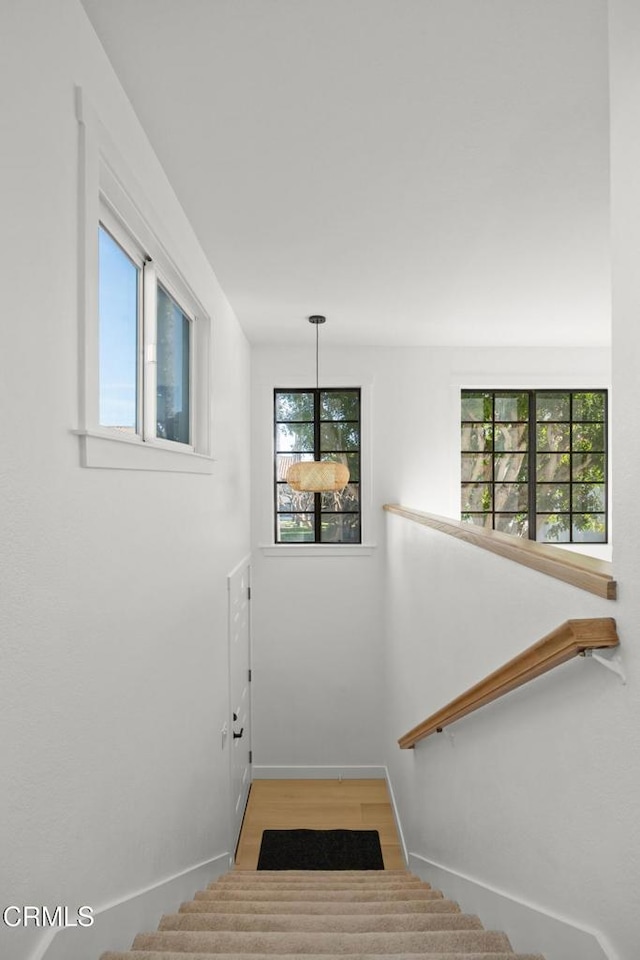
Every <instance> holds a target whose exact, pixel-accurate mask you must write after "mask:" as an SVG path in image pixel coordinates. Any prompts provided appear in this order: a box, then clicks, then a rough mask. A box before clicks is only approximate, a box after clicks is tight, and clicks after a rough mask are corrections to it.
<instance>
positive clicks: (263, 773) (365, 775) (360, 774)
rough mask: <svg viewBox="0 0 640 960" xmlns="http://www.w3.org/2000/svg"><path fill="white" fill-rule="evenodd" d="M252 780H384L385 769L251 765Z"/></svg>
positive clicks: (372, 767) (369, 767) (371, 767)
mask: <svg viewBox="0 0 640 960" xmlns="http://www.w3.org/2000/svg"><path fill="white" fill-rule="evenodd" d="M252 778H253V779H254V780H340V779H342V780H385V779H386V778H387V768H386V767H374V766H362V767H337V766H326V767H325V766H299V767H298V766H282V767H278V766H273V767H269V766H261V765H259V764H255V763H254V765H253V768H252Z"/></svg>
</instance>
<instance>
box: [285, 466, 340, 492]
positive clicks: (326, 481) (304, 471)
mask: <svg viewBox="0 0 640 960" xmlns="http://www.w3.org/2000/svg"><path fill="white" fill-rule="evenodd" d="M287 483H288V484H289V486H290V487H291V488H292V489H293V490H304V491H306V492H309V493H322V492H323V491H329V492H331V491H337V490H343V489H344V488H345V487H346V485H347V484H348V483H349V469H348V467H346V466H345V465H344V463H337V462H336V461H335V460H302V461H301V462H300V463H293V464H292V465H291V466H290V467H289V469H288V470H287Z"/></svg>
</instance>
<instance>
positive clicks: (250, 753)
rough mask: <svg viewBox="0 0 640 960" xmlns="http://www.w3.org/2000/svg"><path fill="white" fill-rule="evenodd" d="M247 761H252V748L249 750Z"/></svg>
mask: <svg viewBox="0 0 640 960" xmlns="http://www.w3.org/2000/svg"><path fill="white" fill-rule="evenodd" d="M249 763H253V750H249Z"/></svg>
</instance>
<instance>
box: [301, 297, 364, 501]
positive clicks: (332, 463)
mask: <svg viewBox="0 0 640 960" xmlns="http://www.w3.org/2000/svg"><path fill="white" fill-rule="evenodd" d="M326 319H327V318H326V317H323V316H321V315H320V314H314V315H313V316H311V317H309V323H312V324H314V326H315V328H316V390H319V389H320V377H319V330H320V325H321V324H323V323H326ZM286 480H287V483H288V484H289V486H290V487H291V488H292V490H298V491H301V492H306V493H334V492H338V491H340V490H344V488H345V487H346V485H347V484H348V483H349V468H348V467H347V466H346V464H344V463H340V462H339V461H337V460H300V461H299V462H297V463H293V464H291V466H290V467H289V469H288V470H287V477H286Z"/></svg>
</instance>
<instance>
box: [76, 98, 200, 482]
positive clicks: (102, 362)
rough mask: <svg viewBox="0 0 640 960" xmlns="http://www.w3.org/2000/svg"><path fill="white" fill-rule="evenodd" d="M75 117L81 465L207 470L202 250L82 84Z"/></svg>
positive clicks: (167, 199) (167, 195)
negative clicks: (198, 290)
mask: <svg viewBox="0 0 640 960" xmlns="http://www.w3.org/2000/svg"><path fill="white" fill-rule="evenodd" d="M76 111H77V118H78V123H79V126H80V162H81V170H82V177H81V181H82V193H81V198H80V238H79V246H78V250H79V265H78V278H79V284H80V291H79V295H80V303H81V315H80V316H81V329H80V345H81V350H80V363H81V369H80V389H79V391H78V398H79V407H78V425H77V429H75V430H74V433H76V434H77V435H78V437H79V441H80V444H79V445H80V463H81V464H82V466H85V467H98V468H109V469H119V470H157V471H168V472H172V473H192V474H210V473H212V472H213V469H214V466H213V463H214V461H213V459H212V457H211V439H212V438H211V418H212V404H211V370H212V357H211V327H212V323H211V318H210V317H209V315H208V314H207V311H206V310H205V309H204V308H203V306H202V303H201V302H200V300H199V299H198V297H197V296H196V294H195V292H194V290H193V288H192V285H191V284H192V282H193V280H194V279H197V278H198V277H200V278H201V277H202V274H201V273H200V272H199V266H198V262H197V261H198V257H199V253H198V252H197V250H198V248H197V245H196V244H195V241H194V242H193V243H191V242H190V241H187V242H185V237H184V236H183V237H182V240H180V239H179V238H180V237H181V236H182V235H181V234H180V229H179V225H180V224H181V223H182V222H183V221H181V218H180V215H179V214H178V213H177V212H176V210H175V208H174V205H173V200H172V199H171V197H170V194H169V193H167V192H165V191H163V190H162V189H158V187H157V185H155V186H154V183H153V178H151V180H150V181H149V182H148V183H147V182H146V180H145V178H144V171H142V170H137V171H136V172H135V173H134V172H133V171H132V170H131V169H130V168H129V167H128V166H127V164H126V162H125V160H124V158H123V156H122V154H121V153H120V151H119V150H118V149H117V148H116V147H115V145H114V141H113V138H112V136H111V135H110V133H109V131H108V130H107V129H106V127H105V126H104V125H103V123H102V121H101V119H100V117H99V115H98V113H97V112H96V110H95V108H94V106H93V105H92V104H91V102H90V100H89V99H88V98H87V97H86V95H85V94H84V91H82V90H81V89H80V88H77V89H76ZM147 191H149V192H147ZM184 222H185V223H186V221H184ZM173 227H177V228H178V229H173ZM194 253H195V256H196V260H195V261H193V255H194ZM179 265H180V266H179ZM183 271H186V272H183ZM189 277H190V278H191V280H189V279H188V278H189ZM199 282H200V281H199Z"/></svg>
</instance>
